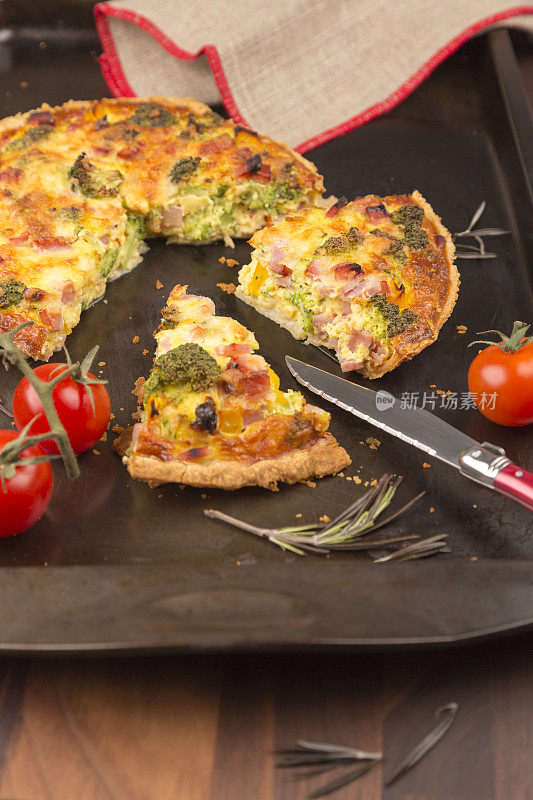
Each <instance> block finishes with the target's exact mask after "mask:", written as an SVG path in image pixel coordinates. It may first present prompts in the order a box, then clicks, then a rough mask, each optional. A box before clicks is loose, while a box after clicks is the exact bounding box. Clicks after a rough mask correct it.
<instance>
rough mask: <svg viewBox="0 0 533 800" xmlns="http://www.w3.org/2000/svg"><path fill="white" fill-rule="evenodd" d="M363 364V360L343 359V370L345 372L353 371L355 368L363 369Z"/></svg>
mask: <svg viewBox="0 0 533 800" xmlns="http://www.w3.org/2000/svg"><path fill="white" fill-rule="evenodd" d="M362 366H363V362H362V361H342V362H341V370H342V371H343V372H352V371H353V370H358V369H361V367H362Z"/></svg>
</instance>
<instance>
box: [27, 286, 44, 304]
mask: <svg viewBox="0 0 533 800" xmlns="http://www.w3.org/2000/svg"><path fill="white" fill-rule="evenodd" d="M45 294H46V293H45V292H43V290H42V289H36V288H33V287H30V286H29V287H28V288H27V289H26V290H25V292H24V297H25V299H26V300H28V301H30V302H31V301H33V302H36V301H38V300H42V298H43V297H44V295H45Z"/></svg>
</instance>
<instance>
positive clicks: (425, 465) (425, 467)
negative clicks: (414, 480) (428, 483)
mask: <svg viewBox="0 0 533 800" xmlns="http://www.w3.org/2000/svg"><path fill="white" fill-rule="evenodd" d="M422 466H423V467H424V469H431V464H428V462H427V461H424V463H423V464H422Z"/></svg>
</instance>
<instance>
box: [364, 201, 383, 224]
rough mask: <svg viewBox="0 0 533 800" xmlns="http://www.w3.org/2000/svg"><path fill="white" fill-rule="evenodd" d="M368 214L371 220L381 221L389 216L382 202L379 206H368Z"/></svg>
mask: <svg viewBox="0 0 533 800" xmlns="http://www.w3.org/2000/svg"><path fill="white" fill-rule="evenodd" d="M366 215H367V217H368V219H369V220H370V222H379V221H380V220H382V219H387V217H388V216H389V215H388V214H387V209H386V208H385V206H384V205H383V203H380V204H379V205H378V206H367V207H366Z"/></svg>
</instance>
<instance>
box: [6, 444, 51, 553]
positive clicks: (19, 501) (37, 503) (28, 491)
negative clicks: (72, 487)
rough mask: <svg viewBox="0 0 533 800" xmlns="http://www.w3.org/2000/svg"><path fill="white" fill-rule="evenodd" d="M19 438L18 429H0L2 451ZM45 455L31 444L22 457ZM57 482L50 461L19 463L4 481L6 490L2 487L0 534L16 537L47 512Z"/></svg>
mask: <svg viewBox="0 0 533 800" xmlns="http://www.w3.org/2000/svg"><path fill="white" fill-rule="evenodd" d="M16 438H17V434H16V433H15V431H3V430H0V451H1V450H3V449H4V446H5V445H6V444H7V442H10V441H12V440H13V439H16ZM42 455H43V451H42V450H41V449H40V448H39V447H27V448H26V449H25V450H23V451H22V453H21V454H20V456H21V457H24V456H42ZM53 485H54V482H53V478H52V470H51V468H50V464H49V462H48V461H43V462H42V463H40V464H22V465H21V466H20V467H17V466H16V467H15V474H14V476H13V477H12V478H5V480H4V486H5V491H3V489H2V487H1V486H0V537H2V538H5V537H7V536H15V535H16V534H17V533H22V531H25V530H27V529H28V528H31V526H32V525H35V523H36V522H37V520H38V519H40V518H41V517H42V515H43V514H44V512H45V511H46V508H47V506H48V503H49V502H50V497H51V496H52V488H53Z"/></svg>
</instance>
